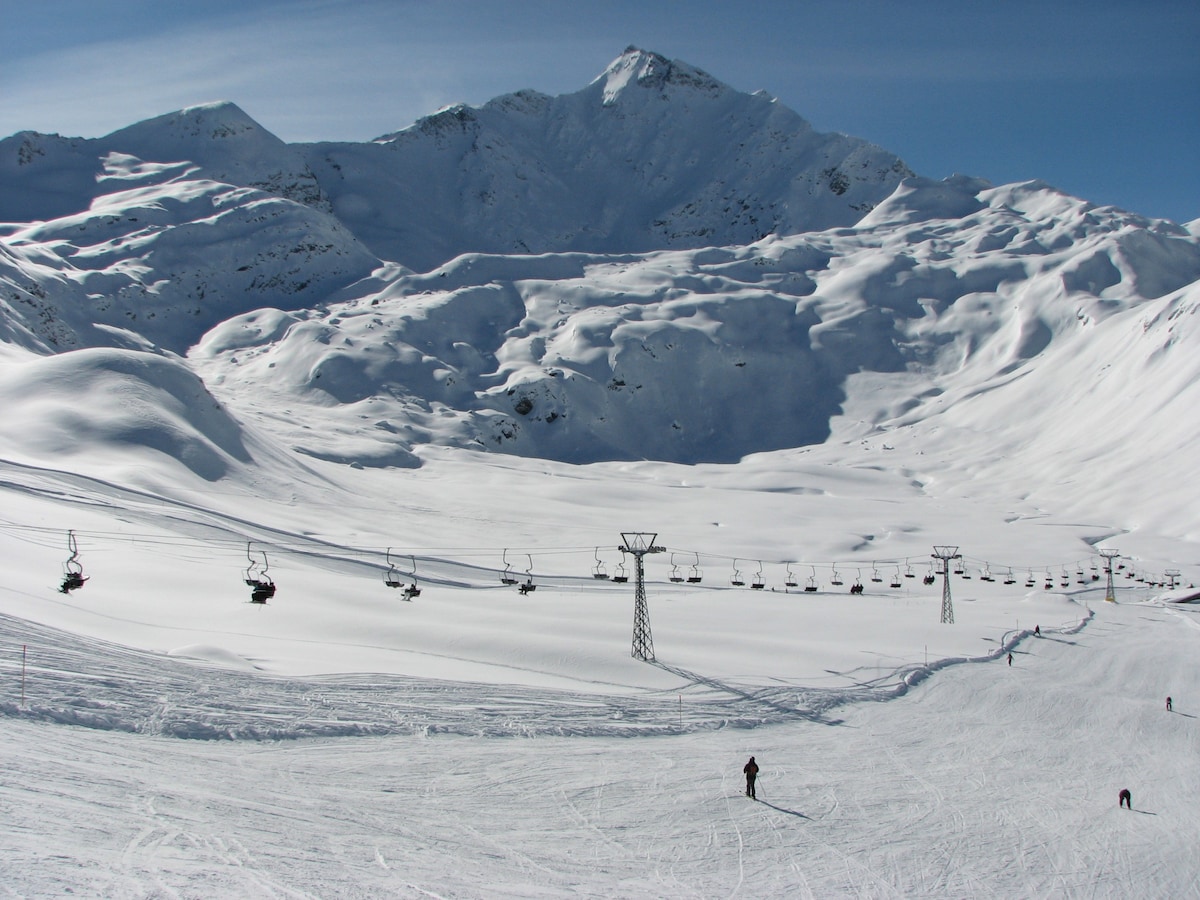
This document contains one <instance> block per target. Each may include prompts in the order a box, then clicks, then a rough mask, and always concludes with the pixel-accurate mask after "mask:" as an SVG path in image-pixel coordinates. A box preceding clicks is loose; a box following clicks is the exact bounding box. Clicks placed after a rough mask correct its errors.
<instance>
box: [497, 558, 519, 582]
mask: <svg viewBox="0 0 1200 900" xmlns="http://www.w3.org/2000/svg"><path fill="white" fill-rule="evenodd" d="M500 558H501V559H502V560H503V562H504V571H503V572H501V573H500V583H501V584H503V585H513V584H516V583H517V579H516V578H515V577H514V576H513V573H512V563H510V562H509V561H508V551H507V550H505V551H503V552H502V553H501V556H500Z"/></svg>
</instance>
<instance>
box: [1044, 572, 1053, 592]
mask: <svg viewBox="0 0 1200 900" xmlns="http://www.w3.org/2000/svg"><path fill="white" fill-rule="evenodd" d="M1042 587H1043V588H1045V589H1046V590H1050V589H1051V588H1053V587H1054V575H1053V574H1051V573H1050V572H1047V573H1046V583H1045V584H1044V585H1042Z"/></svg>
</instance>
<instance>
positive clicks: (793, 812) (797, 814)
mask: <svg viewBox="0 0 1200 900" xmlns="http://www.w3.org/2000/svg"><path fill="white" fill-rule="evenodd" d="M758 802H759V803H761V804H762V805H763V806H769V807H771V809H773V810H775V812H781V813H785V814H786V815H789V816H795V817H796V818H797V819H807V820H808V821H810V822H811V821H812V816H806V815H805V814H804V813H802V812H796V810H794V809H784V808H783V807H782V806H776V805H775V804H774V803H769V802H768V801H766V800H759V801H758Z"/></svg>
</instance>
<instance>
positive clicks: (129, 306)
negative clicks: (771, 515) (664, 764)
mask: <svg viewBox="0 0 1200 900" xmlns="http://www.w3.org/2000/svg"><path fill="white" fill-rule="evenodd" d="M0 218H3V219H5V220H7V221H8V222H9V224H7V225H4V226H3V243H2V244H0V252H2V254H3V256H2V257H0V285H2V286H3V289H2V290H0V304H2V307H0V308H2V309H3V312H4V315H3V318H2V319H0V328H2V329H3V332H2V333H3V335H4V339H5V341H6V345H5V346H6V350H5V355H6V356H7V357H8V358H10V359H14V360H17V359H19V360H20V361H21V362H22V365H23V366H25V367H33V368H38V367H42V368H44V369H45V370H46V372H47V373H51V372H53V373H54V374H53V376H51V375H50V374H47V375H46V378H47V379H48V380H49V379H51V378H53V379H54V380H61V379H62V377H63V374H62V369H63V367H64V366H69V365H70V364H71V363H70V362H69V361H58V362H55V363H54V366H53V367H51V366H50V363H49V360H48V359H47V358H46V357H47V354H53V353H60V352H62V351H64V350H73V349H82V348H88V347H109V348H114V349H116V350H119V351H121V352H150V353H157V354H163V353H166V354H168V359H169V364H170V365H172V366H177V367H181V368H184V369H188V370H190V371H191V372H194V373H195V374H197V375H199V376H200V377H201V379H202V381H203V385H204V386H205V387H204V391H203V392H202V393H204V396H203V397H202V398H200V402H201V403H203V404H210V405H211V404H217V403H218V398H219V404H220V405H222V406H224V407H228V408H229V410H230V411H231V412H232V414H233V415H234V417H235V419H236V420H237V421H240V422H242V423H243V427H246V428H250V429H265V430H266V431H268V432H270V433H272V434H273V435H274V436H275V438H274V439H275V440H277V441H280V442H281V444H282V446H283V447H288V448H292V449H296V450H299V451H301V452H302V453H303V454H306V455H308V456H313V457H319V458H323V459H328V460H334V461H339V462H344V463H353V464H355V465H365V466H395V465H404V466H408V465H414V464H415V462H416V460H415V457H413V456H412V452H411V451H412V450H413V448H414V447H416V446H419V445H422V444H441V445H449V446H458V447H464V448H482V449H485V450H498V451H501V452H505V453H511V454H517V455H522V456H530V457H543V458H549V459H555V460H560V461H565V462H570V463H589V462H596V461H604V460H622V459H639V458H649V459H657V460H666V461H674V462H682V463H694V462H702V461H710V462H734V461H736V460H738V459H740V458H742V457H744V456H745V455H746V454H749V453H755V452H762V451H774V450H782V449H787V448H795V447H805V446H816V445H821V444H823V443H826V442H830V441H833V442H834V443H839V442H840V443H845V442H850V441H861V440H864V439H868V438H879V439H880V442H881V443H885V444H887V445H888V446H889V447H893V448H894V447H895V446H897V445H898V444H900V443H903V444H904V445H905V446H907V447H909V448H913V452H920V453H926V452H928V453H930V454H935V455H938V456H941V457H944V458H947V459H953V460H955V462H954V464H953V468H961V469H964V470H966V471H969V472H972V473H974V474H972V475H971V476H969V477H976V476H978V474H979V473H980V472H981V471H986V470H988V469H989V467H995V466H1013V465H1016V466H1023V465H1025V466H1027V465H1029V464H1030V463H1031V462H1033V461H1035V460H1036V461H1038V464H1039V465H1043V464H1044V466H1046V467H1048V469H1049V470H1052V471H1056V472H1057V470H1059V469H1062V470H1067V471H1071V470H1078V469H1081V468H1085V467H1086V464H1087V461H1088V459H1090V458H1091V457H1092V456H1093V455H1094V454H1096V453H1099V452H1104V453H1108V452H1114V451H1115V450H1116V449H1117V447H1118V446H1119V445H1120V444H1121V443H1122V442H1129V441H1134V440H1136V441H1144V442H1148V443H1150V444H1151V445H1152V446H1162V445H1163V444H1164V443H1169V444H1171V445H1178V444H1180V443H1186V442H1188V441H1190V440H1191V439H1192V438H1193V437H1194V436H1195V435H1194V434H1193V433H1192V429H1191V428H1190V418H1189V417H1188V416H1187V415H1182V414H1174V413H1173V412H1172V411H1174V410H1185V409H1188V408H1190V405H1191V404H1194V402H1195V400H1196V399H1197V398H1195V397H1194V396H1193V393H1194V390H1195V388H1194V387H1193V386H1194V385H1195V384H1196V382H1197V379H1196V377H1195V376H1196V375H1197V372H1196V366H1197V363H1195V361H1194V360H1195V359H1196V358H1197V355H1196V353H1195V352H1194V348H1195V343H1196V341H1197V340H1198V338H1197V337H1196V336H1195V334H1194V332H1195V329H1194V327H1193V325H1192V322H1193V321H1194V320H1193V319H1192V314H1193V312H1194V310H1195V308H1196V304H1197V300H1198V299H1200V296H1198V294H1197V291H1198V290H1200V288H1198V287H1197V279H1198V278H1200V242H1198V241H1197V239H1196V236H1195V235H1194V234H1193V233H1192V232H1190V231H1189V230H1187V229H1186V228H1185V227H1182V226H1179V225H1175V224H1173V223H1170V222H1165V221H1156V220H1147V219H1144V218H1141V217H1139V216H1136V215H1133V214H1130V213H1126V212H1123V211H1120V210H1117V209H1113V208H1097V207H1094V206H1093V205H1091V204H1089V203H1086V202H1085V201H1081V200H1077V199H1075V198H1071V197H1068V196H1065V195H1063V194H1061V193H1060V192H1058V191H1056V190H1054V189H1053V188H1052V187H1050V186H1049V185H1045V184H1041V183H1037V182H1031V183H1027V184H1019V185H1007V186H1000V187H994V186H992V185H989V184H987V183H985V182H982V181H979V180H976V179H971V178H966V177H961V176H955V177H953V178H950V179H947V180H946V181H943V182H933V181H930V180H927V179H923V178H920V177H917V176H914V175H912V174H911V173H910V172H909V171H908V170H907V168H906V167H905V166H904V164H903V163H902V162H901V161H900V160H898V159H897V158H896V157H894V156H892V155H891V154H888V153H886V152H885V151H883V150H880V149H879V148H875V147H872V146H870V145H868V144H865V143H864V142H862V141H858V140H855V139H853V138H848V137H845V136H841V135H820V134H817V133H816V132H814V131H813V130H812V128H811V127H810V126H809V125H808V124H807V123H806V122H804V120H803V119H801V118H800V117H799V116H797V115H796V114H795V113H793V112H791V111H790V110H787V109H786V108H784V107H782V106H781V105H780V104H779V103H778V102H777V101H775V100H773V99H772V98H770V97H768V96H766V95H764V94H761V93H759V94H753V95H748V94H743V93H739V92H737V91H734V90H732V89H731V88H728V87H727V86H725V85H722V84H721V83H720V82H718V81H716V80H715V79H713V78H712V77H710V76H708V75H707V74H705V73H703V72H701V71H699V70H698V69H695V68H693V67H691V66H688V65H686V64H684V63H681V62H677V61H669V60H666V59H664V58H663V57H661V56H658V55H655V54H652V53H646V52H644V51H641V50H637V49H635V48H630V49H629V50H627V51H626V52H625V53H624V54H622V55H621V56H620V57H619V58H618V59H617V60H615V61H614V62H613V64H612V65H610V66H609V67H608V69H606V70H605V72H604V73H602V74H601V76H600V77H599V78H597V79H596V80H595V81H594V82H593V83H592V84H591V85H589V86H588V87H586V88H585V89H583V90H582V91H579V92H577V93H574V94H567V95H563V96H559V97H547V96H544V95H540V94H535V93H532V92H519V93H517V94H514V95H510V96H506V97H501V98H498V99H496V100H494V101H492V102H490V103H488V104H486V105H485V106H483V107H482V108H479V109H474V108H468V107H454V108H452V109H448V110H444V111H442V112H440V113H438V114H436V115H434V116H431V117H429V118H427V119H423V120H421V121H420V122H418V123H416V124H415V125H413V126H412V127H410V128H407V129H404V130H402V131H399V132H397V133H395V134H392V135H388V136H385V137H383V138H380V139H379V140H377V141H374V142H371V143H366V144H345V143H342V144H319V145H299V146H289V145H286V144H284V143H283V142H281V141H279V140H278V139H277V138H275V137H274V136H272V135H270V134H269V133H268V132H266V131H265V130H264V129H263V128H262V127H261V126H259V125H257V124H256V123H255V122H253V121H252V120H250V119H249V118H248V117H247V116H246V115H245V114H244V113H242V112H241V111H240V110H238V109H237V107H235V106H233V105H232V104H228V103H224V104H210V105H207V106H199V107H193V108H189V109H185V110H181V111H179V112H177V113H173V114H170V115H166V116H161V117H158V118H156V119H152V120H150V121H147V122H142V123H139V124H137V125H134V126H131V127H129V128H126V129H123V130H121V131H118V132H115V133H113V134H111V135H108V136H106V137H104V138H99V139H95V140H84V139H65V138H60V137H57V136H42V135H34V134H29V133H24V134H19V135H16V136H14V137H12V138H9V139H7V140H5V141H3V142H0ZM430 266H432V268H429V267H430ZM414 267H415V269H416V270H421V271H414ZM17 348H21V349H22V350H24V351H27V353H28V354H32V355H27V354H17V353H16V350H17ZM104 358H107V359H113V360H115V359H116V358H117V357H104ZM81 359H82V358H81ZM97 359H103V358H89V359H88V361H87V363H86V366H87V367H93V366H95V365H97V364H98V363H97ZM114 365H115V367H116V371H118V372H120V373H122V376H121V377H125V378H130V377H136V376H134V375H133V374H131V373H137V372H141V371H143V369H142V368H140V367H138V366H131V365H128V364H120V365H116V364H115V363H114ZM87 370H90V369H87ZM1067 371H1069V372H1071V377H1070V380H1069V382H1068V383H1069V384H1070V385H1071V390H1072V392H1073V399H1072V400H1071V402H1070V403H1069V404H1067V405H1066V409H1065V410H1064V409H1062V408H1060V407H1059V406H1058V405H1053V404H1047V403H1046V398H1047V397H1048V396H1050V395H1053V394H1057V393H1061V391H1062V385H1063V380H1062V379H1063V373H1064V372H1067ZM178 377H179V378H183V377H184V376H183V375H180V376H178ZM14 378H15V381H14V382H13V383H15V384H19V385H21V387H20V388H19V390H20V392H21V393H22V395H23V396H24V395H26V394H27V393H28V392H29V391H31V390H35V388H34V387H32V385H34V384H36V383H37V382H38V379H37V378H36V377H35V376H31V375H30V374H29V372H28V370H27V369H26V370H22V374H21V375H20V376H19V377H17V376H14ZM197 384H199V382H197ZM139 390H140V389H139ZM207 392H211V394H212V396H209V394H208V393H207ZM98 408H100V407H98ZM1113 410H1122V412H1121V413H1120V415H1119V416H1118V417H1117V421H1115V422H1113V423H1111V424H1109V425H1108V426H1106V427H1105V428H1103V429H1100V430H1099V434H1096V435H1095V436H1094V437H1093V439H1090V440H1088V441H1081V440H1080V438H1081V437H1082V436H1083V435H1085V434H1091V433H1092V432H1093V431H1094V430H1095V429H1094V423H1095V422H1096V421H1097V420H1098V418H1100V417H1104V416H1108V415H1111V411H1113ZM1164 412H1165V413H1167V414H1164ZM98 414H99V413H98ZM105 414H107V412H106V413H105ZM83 415H84V416H85V417H86V413H84V414H83ZM34 418H36V417H34ZM164 421H165V419H164ZM989 422H1004V423H1006V427H1005V428H1004V429H1002V430H1000V431H998V430H997V429H996V428H994V427H990V426H989V424H988V423H989ZM318 425H319V427H317V426H318ZM46 427H50V426H48V425H47V426H46ZM94 430H95V431H96V432H97V433H100V434H104V433H107V430H106V429H105V428H101V427H96V428H95V429H94ZM41 431H42V425H41V424H39V423H38V422H36V421H32V422H30V421H26V422H23V423H22V425H21V427H20V428H12V429H9V430H8V433H6V434H5V435H4V436H3V437H4V440H5V443H6V444H7V446H9V447H11V448H21V447H24V448H26V451H27V452H28V453H29V454H30V456H31V457H35V456H36V455H37V448H38V447H39V446H41V444H40V443H39V441H40V440H41V439H40V438H39V434H41ZM192 438H195V439H196V440H207V439H206V438H204V436H203V435H193V436H192ZM152 443H153V444H154V446H158V447H177V446H183V444H181V443H180V442H179V441H177V440H165V439H164V440H157V441H155V442H152ZM184 443H187V442H184ZM227 446H228V444H227V442H226V443H222V442H220V441H218V442H217V443H216V445H214V449H213V452H215V453H217V454H218V455H220V454H221V453H223V452H224V450H223V449H222V447H227ZM999 448H1002V452H997V450H998V449H999ZM235 457H236V454H235ZM235 457H234V458H229V459H225V460H224V462H223V465H220V466H217V465H213V464H206V465H205V466H204V467H203V468H204V470H205V471H209V472H222V471H226V468H225V466H235V467H236V465H237V464H239V462H241V463H244V462H245V460H240V461H239V460H238V459H236V458H235ZM1133 466H1134V464H1132V463H1131V464H1130V467H1131V468H1132V467H1133ZM1177 474H1179V475H1182V473H1177ZM1060 477H1064V476H1063V475H1061V474H1056V475H1055V476H1054V478H1060ZM1051 480H1054V479H1051Z"/></svg>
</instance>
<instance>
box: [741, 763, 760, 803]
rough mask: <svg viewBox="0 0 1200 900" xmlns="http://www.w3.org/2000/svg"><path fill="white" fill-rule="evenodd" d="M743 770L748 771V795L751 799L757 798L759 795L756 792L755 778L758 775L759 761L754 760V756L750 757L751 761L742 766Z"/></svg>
mask: <svg viewBox="0 0 1200 900" xmlns="http://www.w3.org/2000/svg"><path fill="white" fill-rule="evenodd" d="M742 771H743V772H745V773H746V796H747V797H749V798H750V799H751V800H757V799H758V797H757V796H755V793H754V779H755V778H757V777H758V763H756V762H755V761H754V757H753V756H752V757H750V762H748V763H746V765H744V766H742Z"/></svg>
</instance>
